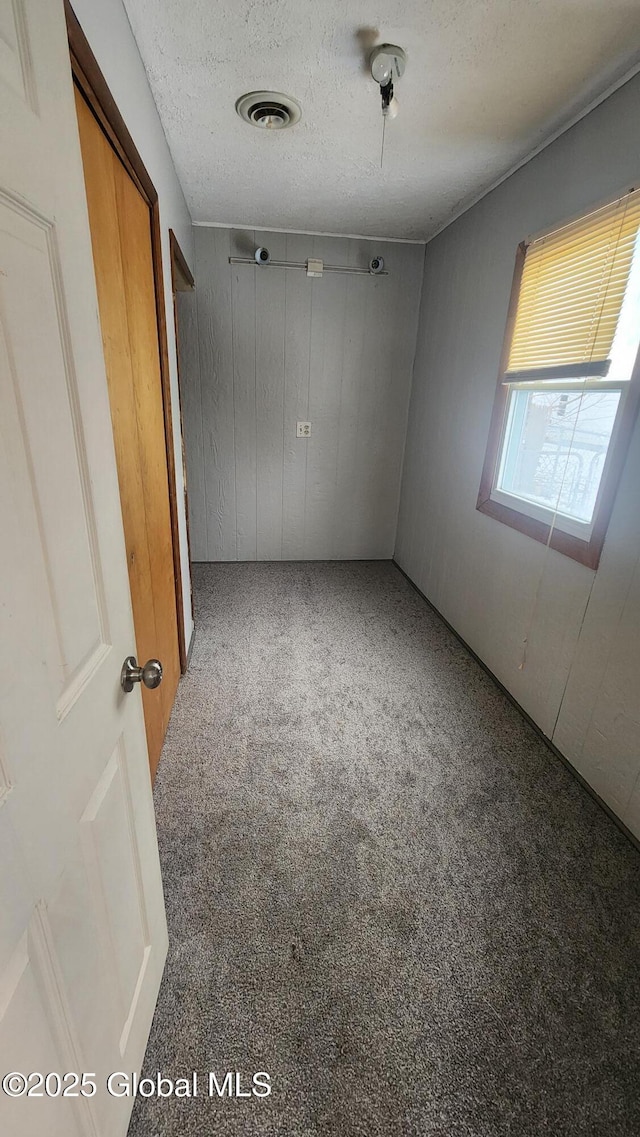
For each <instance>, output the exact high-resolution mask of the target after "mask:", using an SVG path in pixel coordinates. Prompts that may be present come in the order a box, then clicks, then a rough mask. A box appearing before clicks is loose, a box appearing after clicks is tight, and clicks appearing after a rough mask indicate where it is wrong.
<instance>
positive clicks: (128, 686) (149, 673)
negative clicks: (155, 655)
mask: <svg viewBox="0 0 640 1137" xmlns="http://www.w3.org/2000/svg"><path fill="white" fill-rule="evenodd" d="M134 683H144V685H145V687H151V688H153V687H159V686H160V684H161V683H162V664H161V663H160V660H159V659H148V660H147V662H146V663H145V665H144V667H138V661H137V659H136V657H135V655H128V656H127V658H126V659H125V661H124V663H123V664H122V671H121V672H120V686H121V687H122V690H123V691H126V692H127V693H128V692H129V691H133V685H134Z"/></svg>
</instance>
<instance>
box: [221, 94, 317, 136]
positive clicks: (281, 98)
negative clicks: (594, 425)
mask: <svg viewBox="0 0 640 1137" xmlns="http://www.w3.org/2000/svg"><path fill="white" fill-rule="evenodd" d="M236 110H237V112H238V114H239V115H240V118H243V119H244V121H245V122H248V123H250V124H251V126H260V127H262V129H263V130H284V128H285V127H286V126H294V125H295V123H296V122H299V121H300V118H301V117H302V108H301V107H300V105H299V103H297V102H296V100H295V99H291V98H290V97H289V95H281V94H279V93H278V92H277V91H250V92H249V94H248V95H243V96H242V98H241V99H238V101H237V103H236Z"/></svg>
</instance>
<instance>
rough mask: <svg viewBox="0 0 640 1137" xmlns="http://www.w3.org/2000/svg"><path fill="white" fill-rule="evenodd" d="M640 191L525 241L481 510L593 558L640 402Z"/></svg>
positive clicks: (585, 559)
mask: <svg viewBox="0 0 640 1137" xmlns="http://www.w3.org/2000/svg"><path fill="white" fill-rule="evenodd" d="M639 343H640V191H630V192H629V193H627V194H625V195H624V196H623V197H621V198H619V199H618V200H616V201H615V202H613V203H611V204H609V205H607V206H604V207H603V208H601V209H598V210H595V211H594V212H592V213H590V214H588V215H587V216H585V217H582V218H580V219H579V220H578V221H574V222H572V223H570V224H568V225H565V226H563V227H562V228H559V229H556V230H554V231H553V232H551V233H548V234H546V235H545V236H543V237H541V238H538V239H537V240H534V241H532V242H531V243H530V244H529V245H523V246H521V248H520V250H519V254H518V260H517V264H516V274H515V278H514V286H513V292H512V301H511V305H510V314H509V320H508V324H507V334H506V338H505V347H504V353H503V360H504V363H503V369H502V371H501V374H500V376H499V383H498V392H497V396H496V402H495V406H494V415H493V422H492V430H491V437H490V441H489V447H488V451H487V457H486V461H485V468H484V471H483V478H482V483H481V487H480V495H479V498H478V509H480V510H482V511H483V512H485V513H488V514H490V515H491V516H493V517H495V518H496V519H498V520H500V521H503V522H505V523H506V524H510V525H512V526H513V527H515V528H518V529H521V530H522V531H524V532H526V533H528V534H529V535H530V536H532V537H534V538H536V539H537V540H540V541H545V542H547V543H549V544H550V545H552V547H554V548H556V549H558V550H559V551H561V552H564V553H566V554H568V555H569V556H573V557H575V558H576V559H578V560H581V561H583V562H584V563H585V564H589V565H591V566H592V567H595V566H596V565H597V563H598V558H599V555H600V550H601V547H602V543H603V541H604V535H605V532H606V524H607V521H608V515H609V513H610V510H611V505H612V502H613V495H614V493H615V488H616V484H617V481H618V478H619V474H620V470H621V465H622V461H623V460H624V451H625V450H626V444H627V443H628V439H629V436H630V431H631V427H632V425H633V418H634V417H635V413H636V410H637V403H638V384H639V382H640V375H638V374H636V371H637V368H636V360H637V357H638V346H639Z"/></svg>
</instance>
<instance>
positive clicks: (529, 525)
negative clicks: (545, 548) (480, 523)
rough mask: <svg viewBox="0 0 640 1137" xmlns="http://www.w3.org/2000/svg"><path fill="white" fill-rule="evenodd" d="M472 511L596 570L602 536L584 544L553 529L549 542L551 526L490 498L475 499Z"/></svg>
mask: <svg viewBox="0 0 640 1137" xmlns="http://www.w3.org/2000/svg"><path fill="white" fill-rule="evenodd" d="M476 508H477V509H478V510H479V511H480V513H486V515H487V517H493V519H494V520H495V521H501V522H502V524H503V525H509V526H510V528H511V529H517V530H518V531H519V532H520V533H525V534H526V536H527V537H532V538H533V540H534V541H540V543H541V544H543V545H546V544H548V545H549V548H551V549H555V551H556V552H557V553H562V554H563V555H564V556H565V557H571V559H572V560H574V561H578V562H579V563H580V564H581V565H586V567H587V568H590V569H597V567H598V564H599V562H600V554H601V552H602V545H603V542H604V535H603V536H602V537H599V536H597V535H596V534H595V533H593V534H592V535H591V537H590V538H589V540H588V541H587V540H583V539H582V538H580V537H575V536H573V534H571V533H565V532H564V531H563V530H562V529H558V528H554V529H553V530H552V531H551V539H549V531H550V530H551V526H550V525H549V523H548V522H546V521H541V520H539V519H538V518H537V517H531V516H530V515H529V514H527V513H521V512H520V511H519V510H518V509H513V508H511V506H508V505H503V503H502V502H499V501H494V500H493V498H491V497H488V498H483V497H482V495H481V496H480V497H479V498H478V502H477V506H476Z"/></svg>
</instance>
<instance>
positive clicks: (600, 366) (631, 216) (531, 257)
mask: <svg viewBox="0 0 640 1137" xmlns="http://www.w3.org/2000/svg"><path fill="white" fill-rule="evenodd" d="M639 228H640V190H634V191H632V192H630V193H627V194H625V196H624V197H622V198H619V199H618V200H617V201H615V202H612V203H611V204H610V205H607V206H604V208H602V209H598V210H596V211H595V212H593V213H590V214H588V215H587V216H586V217H582V218H580V220H579V221H574V222H572V223H571V224H569V225H565V226H563V228H562V229H557V230H555V232H553V233H549V234H547V235H546V236H545V237H541V238H540V239H539V240H537V241H532V242H531V244H530V245H529V246H528V248H527V250H526V254H525V260H524V266H523V272H522V280H521V283H520V294H519V297H518V307H517V311H516V319H515V325H514V332H513V339H512V342H511V350H510V353H509V364H508V368H507V372H506V374H505V376H504V381H505V382H507V383H509V382H517V381H522V380H532V379H533V380H535V379H548V378H567V379H569V378H582V377H587V376H603V375H606V374H607V371H608V369H609V354H610V351H611V345H612V342H613V338H614V336H615V332H616V326H617V323H618V318H619V316H620V309H621V307H622V301H623V299H624V294H625V289H626V287H627V281H628V279H629V271H630V268H631V262H632V259H633V254H634V249H635V244H636V239H637V236H638V230H639Z"/></svg>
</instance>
